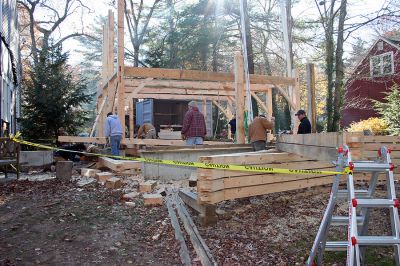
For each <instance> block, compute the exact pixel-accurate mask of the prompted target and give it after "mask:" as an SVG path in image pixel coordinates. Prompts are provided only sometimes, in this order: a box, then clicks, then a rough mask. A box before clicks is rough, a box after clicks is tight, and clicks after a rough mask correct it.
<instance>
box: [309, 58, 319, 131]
mask: <svg viewBox="0 0 400 266" xmlns="http://www.w3.org/2000/svg"><path fill="white" fill-rule="evenodd" d="M307 101H308V105H307V116H308V117H309V118H310V120H311V133H316V132H317V107H316V102H315V67H314V64H307Z"/></svg>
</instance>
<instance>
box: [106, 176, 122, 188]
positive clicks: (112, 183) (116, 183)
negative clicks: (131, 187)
mask: <svg viewBox="0 0 400 266" xmlns="http://www.w3.org/2000/svg"><path fill="white" fill-rule="evenodd" d="M120 187H122V180H121V178H118V177H111V178H109V179H107V181H106V188H110V189H117V188H120Z"/></svg>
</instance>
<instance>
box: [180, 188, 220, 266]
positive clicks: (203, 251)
mask: <svg viewBox="0 0 400 266" xmlns="http://www.w3.org/2000/svg"><path fill="white" fill-rule="evenodd" d="M174 199H175V202H176V205H175V206H176V210H177V211H178V215H179V217H180V218H181V221H182V222H183V226H184V227H185V229H186V232H187V233H188V235H189V237H190V240H191V242H192V245H193V248H194V250H195V251H196V254H197V256H198V257H199V259H200V262H201V264H202V265H207V266H211V265H217V262H216V261H215V259H214V257H213V256H212V254H211V251H210V249H209V248H208V247H207V245H206V243H205V242H204V240H203V238H202V237H201V235H200V233H199V231H198V230H197V227H196V225H195V223H194V222H193V220H192V218H191V217H190V214H189V213H188V211H187V210H186V208H185V206H184V203H183V201H182V199H181V198H179V197H178V196H177V195H174Z"/></svg>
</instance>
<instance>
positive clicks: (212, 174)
mask: <svg viewBox="0 0 400 266" xmlns="http://www.w3.org/2000/svg"><path fill="white" fill-rule="evenodd" d="M252 165H253V164H252ZM254 166H263V167H273V168H284V169H306V170H311V169H325V170H326V169H330V171H334V167H333V166H332V164H330V163H324V162H319V161H300V162H287V163H281V164H279V163H274V164H261V165H254ZM259 174H261V173H252V172H244V171H243V172H242V171H228V170H219V169H199V171H198V177H199V179H201V180H212V179H219V178H231V177H246V176H250V175H259Z"/></svg>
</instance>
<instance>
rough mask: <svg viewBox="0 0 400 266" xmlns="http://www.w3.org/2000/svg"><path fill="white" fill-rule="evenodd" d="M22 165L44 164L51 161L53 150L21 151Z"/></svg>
mask: <svg viewBox="0 0 400 266" xmlns="http://www.w3.org/2000/svg"><path fill="white" fill-rule="evenodd" d="M20 163H21V164H22V166H45V165H50V164H52V163H53V151H21V153H20Z"/></svg>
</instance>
